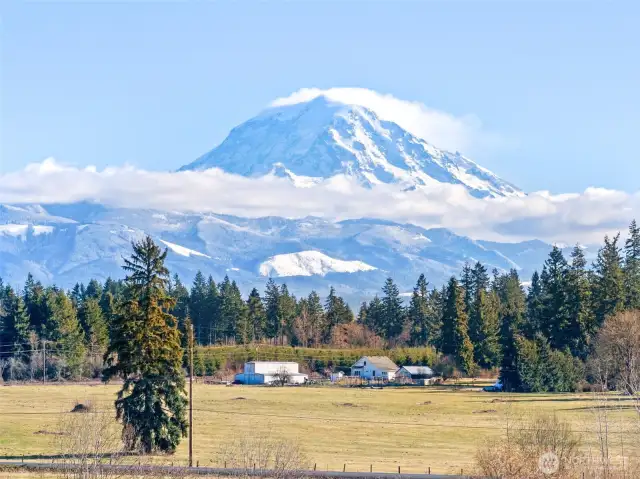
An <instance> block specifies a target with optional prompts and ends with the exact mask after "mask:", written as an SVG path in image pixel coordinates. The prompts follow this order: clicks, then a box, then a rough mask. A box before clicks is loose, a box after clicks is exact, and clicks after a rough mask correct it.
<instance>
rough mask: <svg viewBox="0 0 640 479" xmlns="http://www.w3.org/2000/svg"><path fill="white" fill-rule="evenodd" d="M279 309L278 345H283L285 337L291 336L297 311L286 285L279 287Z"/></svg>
mask: <svg viewBox="0 0 640 479" xmlns="http://www.w3.org/2000/svg"><path fill="white" fill-rule="evenodd" d="M279 309H280V331H281V334H280V344H282V345H284V344H285V339H286V338H285V337H291V336H292V334H291V333H292V330H293V320H294V319H295V317H296V313H297V310H298V307H297V302H296V298H295V296H293V295H291V294H290V293H289V288H287V285H286V284H283V285H282V286H280V297H279Z"/></svg>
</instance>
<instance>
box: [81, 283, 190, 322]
mask: <svg viewBox="0 0 640 479" xmlns="http://www.w3.org/2000/svg"><path fill="white" fill-rule="evenodd" d="M87 289H88V288H87ZM167 292H168V294H169V296H171V297H172V298H173V299H174V301H175V303H176V305H175V306H174V308H173V311H172V313H173V315H174V316H175V317H176V318H177V319H178V324H180V330H181V331H183V332H184V322H185V320H186V319H187V316H188V315H189V290H188V289H187V288H186V287H185V285H184V284H182V281H180V277H179V276H178V275H177V274H174V275H173V280H172V281H171V282H170V283H169V286H168V288H167Z"/></svg>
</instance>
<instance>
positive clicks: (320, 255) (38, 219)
mask: <svg viewBox="0 0 640 479" xmlns="http://www.w3.org/2000/svg"><path fill="white" fill-rule="evenodd" d="M2 210H3V206H2V205H0V211H2ZM19 211H21V214H18V213H17V212H16V210H11V212H12V213H11V215H12V216H11V220H10V221H9V220H2V219H0V277H2V278H3V280H4V281H5V282H7V283H9V284H13V285H16V286H20V285H21V284H22V282H23V281H24V279H25V278H26V275H27V273H29V272H31V273H33V274H34V276H35V277H36V278H37V279H39V280H41V281H43V282H45V283H47V284H50V283H54V282H55V283H57V284H59V285H60V286H62V287H65V288H69V287H72V286H73V285H74V284H75V283H76V282H78V281H85V282H86V281H88V280H89V279H90V278H97V279H100V280H104V279H106V278H107V277H108V276H111V277H114V278H121V277H123V275H124V272H123V270H122V263H123V260H122V259H123V257H127V256H129V255H130V254H131V242H132V241H135V240H139V239H141V238H143V237H144V235H146V234H148V235H151V237H152V238H153V239H154V240H155V241H157V242H158V243H160V244H162V245H164V246H165V247H167V249H168V250H169V252H168V256H167V266H168V268H169V269H170V271H171V272H172V273H177V274H178V275H179V276H180V277H181V278H182V279H183V281H185V282H187V283H188V282H191V281H192V280H193V277H194V276H195V274H196V272H197V271H198V270H201V271H202V272H203V273H204V274H205V275H212V276H213V277H214V278H215V279H217V280H219V279H222V278H223V277H224V276H225V275H229V277H230V278H231V279H233V280H235V281H236V282H237V283H238V284H239V286H240V287H241V288H242V290H243V292H245V293H247V292H248V291H249V290H250V288H253V287H256V288H258V289H260V290H262V289H263V288H264V284H265V280H266V279H265V275H270V276H278V277H282V281H286V283H287V284H288V286H289V288H290V290H291V291H292V292H293V293H294V294H297V295H300V294H308V292H309V291H310V290H311V289H316V290H317V291H318V292H319V293H321V294H324V293H326V292H327V291H328V289H329V286H334V287H335V288H336V290H337V291H338V292H340V294H342V295H344V296H345V297H346V298H348V299H349V300H350V301H351V302H352V304H355V303H357V302H358V301H359V300H360V299H362V298H366V297H372V296H373V295H374V294H376V293H378V292H379V290H380V287H381V286H382V284H383V283H384V280H385V279H386V277H388V276H392V277H393V278H394V280H395V281H396V282H397V283H398V286H399V287H400V289H401V291H411V289H412V288H413V286H414V285H415V281H416V279H417V277H418V276H419V275H420V274H421V273H424V274H425V275H426V276H427V279H428V280H429V281H430V283H431V284H432V285H434V286H435V285H441V284H443V283H444V282H446V280H447V279H448V278H449V277H450V276H451V275H453V274H459V273H460V270H461V268H462V266H463V265H464V263H465V262H467V261H468V262H475V261H481V262H482V263H483V264H485V265H486V266H487V267H488V268H489V269H490V270H491V269H493V268H497V269H499V270H503V271H504V270H508V269H510V268H516V269H517V270H518V271H519V272H520V274H521V276H522V278H523V279H528V278H530V276H531V273H532V272H533V268H538V267H539V266H540V265H541V264H542V263H543V261H544V260H545V258H546V255H547V254H548V252H549V250H550V246H549V245H546V244H545V243H542V242H531V241H530V242H524V243H514V244H502V243H490V242H483V241H474V240H471V239H469V238H465V237H463V236H459V235H456V234H454V233H452V232H451V231H448V230H444V229H424V228H420V227H418V226H414V225H410V224H400V223H394V222H392V221H383V220H376V219H366V218H365V219H359V220H348V221H330V220H326V219H322V218H316V217H307V218H302V219H286V218H280V217H265V218H240V217H234V216H225V215H215V214H184V213H172V212H166V211H153V210H141V209H118V208H108V207H105V206H101V205H92V204H71V205H47V206H43V207H39V206H37V205H34V206H31V207H28V208H24V209H21V210H19ZM34 211H36V212H37V214H36V215H35V216H34ZM25 232H26V234H25ZM35 232H39V233H40V234H34V233H35Z"/></svg>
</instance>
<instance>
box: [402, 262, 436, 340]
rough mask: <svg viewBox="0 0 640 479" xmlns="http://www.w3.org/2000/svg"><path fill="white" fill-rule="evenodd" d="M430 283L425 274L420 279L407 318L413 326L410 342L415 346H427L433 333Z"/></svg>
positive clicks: (414, 290) (414, 289)
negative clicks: (431, 328) (430, 316)
mask: <svg viewBox="0 0 640 479" xmlns="http://www.w3.org/2000/svg"><path fill="white" fill-rule="evenodd" d="M428 286H429V283H428V282H427V279H426V278H425V276H424V274H421V275H420V277H419V278H418V281H417V283H416V286H415V288H413V295H412V296H411V303H410V304H409V310H408V312H407V317H408V320H409V324H410V325H411V329H410V334H409V341H410V342H411V344H412V345H414V346H426V345H427V344H428V342H429V339H430V336H431V331H430V326H431V325H430V322H429V319H430V318H429V290H428V289H427V288H428Z"/></svg>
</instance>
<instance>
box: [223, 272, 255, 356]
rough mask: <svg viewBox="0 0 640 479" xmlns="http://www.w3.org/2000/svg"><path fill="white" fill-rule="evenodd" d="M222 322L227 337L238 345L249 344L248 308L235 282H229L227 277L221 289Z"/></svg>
mask: <svg viewBox="0 0 640 479" xmlns="http://www.w3.org/2000/svg"><path fill="white" fill-rule="evenodd" d="M219 311H220V321H221V323H222V324H223V325H224V331H225V332H226V336H227V337H229V338H233V339H234V340H235V342H236V343H239V344H246V343H247V342H249V338H250V335H251V333H252V332H251V331H250V329H249V324H248V308H247V305H246V303H245V302H244V300H243V299H242V294H241V293H240V289H239V288H238V285H237V284H236V282H235V281H233V282H229V278H228V277H226V276H225V278H224V281H223V282H222V285H221V287H220V308H219Z"/></svg>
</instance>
